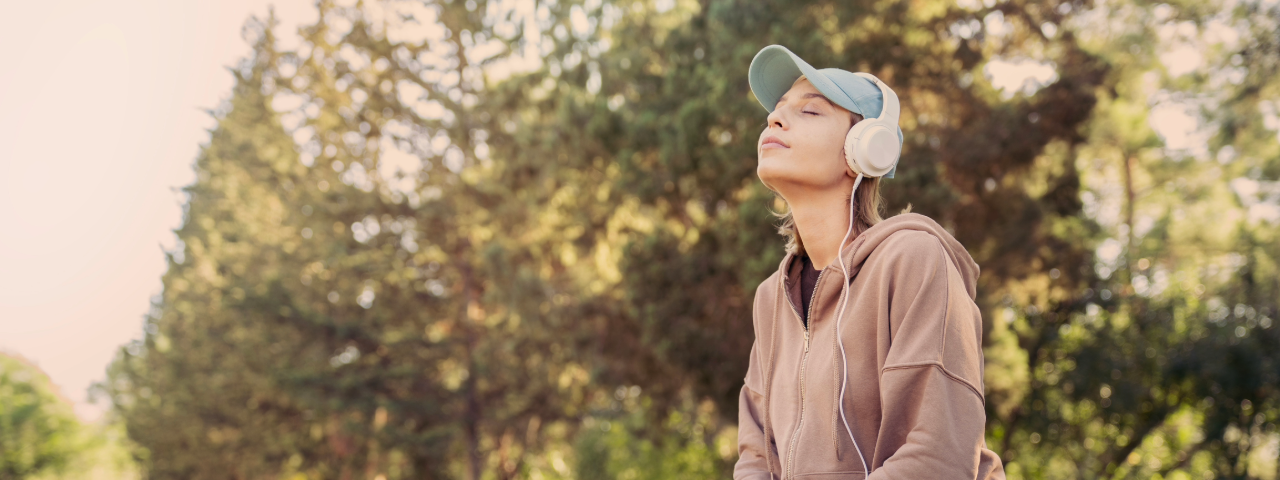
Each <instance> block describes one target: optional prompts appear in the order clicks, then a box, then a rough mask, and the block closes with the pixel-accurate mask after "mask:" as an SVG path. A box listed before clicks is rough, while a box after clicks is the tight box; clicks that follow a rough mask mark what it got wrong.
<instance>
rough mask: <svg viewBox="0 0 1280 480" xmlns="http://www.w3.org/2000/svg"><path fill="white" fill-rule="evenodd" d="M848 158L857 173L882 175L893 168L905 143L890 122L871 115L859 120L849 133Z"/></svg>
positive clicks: (846, 157) (846, 137) (871, 175)
mask: <svg viewBox="0 0 1280 480" xmlns="http://www.w3.org/2000/svg"><path fill="white" fill-rule="evenodd" d="M844 145H845V159H846V160H847V161H848V162H849V168H851V169H853V171H854V173H861V174H863V175H865V176H868V177H880V176H884V174H886V173H889V171H890V170H893V165H894V164H895V163H897V161H898V155H899V153H900V152H899V151H900V150H901V147H900V146H899V145H898V137H897V135H896V133H895V132H894V130H893V129H891V128H889V126H888V124H887V123H886V122H882V121H880V119H878V118H870V119H866V120H863V121H861V122H858V124H857V125H854V126H853V128H851V129H849V133H848V134H846V135H845V140H844Z"/></svg>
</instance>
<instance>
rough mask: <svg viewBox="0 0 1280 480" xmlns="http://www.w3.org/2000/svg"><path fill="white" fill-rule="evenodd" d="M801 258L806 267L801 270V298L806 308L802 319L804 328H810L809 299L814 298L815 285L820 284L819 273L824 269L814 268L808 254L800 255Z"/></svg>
mask: <svg viewBox="0 0 1280 480" xmlns="http://www.w3.org/2000/svg"><path fill="white" fill-rule="evenodd" d="M800 260H801V261H802V262H804V268H803V269H801V270H800V298H801V299H802V300H801V302H802V303H803V304H804V306H803V307H801V308H803V309H804V310H802V311H803V312H804V318H802V319H801V321H803V322H804V328H809V301H811V300H813V287H814V286H815V285H817V284H818V275H821V274H822V270H818V269H816V268H813V261H812V260H809V256H808V255H805V256H803V257H800Z"/></svg>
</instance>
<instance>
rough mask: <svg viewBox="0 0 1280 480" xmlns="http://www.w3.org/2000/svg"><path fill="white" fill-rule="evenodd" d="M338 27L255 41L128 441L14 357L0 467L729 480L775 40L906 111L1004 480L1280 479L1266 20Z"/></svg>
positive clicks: (675, 11)
mask: <svg viewBox="0 0 1280 480" xmlns="http://www.w3.org/2000/svg"><path fill="white" fill-rule="evenodd" d="M317 8H318V9H319V10H320V16H319V18H320V20H319V21H318V22H317V23H315V24H314V25H309V26H306V27H304V28H301V29H300V30H299V31H297V32H287V31H279V30H280V29H277V28H275V26H276V21H275V19H274V17H273V16H269V17H268V18H263V19H251V20H250V21H249V22H248V23H247V24H246V26H245V37H246V39H247V41H249V42H250V43H252V45H253V46H254V49H253V54H252V56H251V57H249V58H246V59H244V61H243V62H242V63H241V64H240V65H238V66H236V67H235V68H232V69H231V73H232V74H233V75H234V76H235V77H236V86H235V88H234V92H232V95H231V96H230V99H229V101H228V102H226V104H225V105H223V106H222V107H220V108H219V109H217V110H216V111H211V112H210V113H211V115H214V116H215V118H216V119H217V126H216V128H214V129H213V130H212V131H211V132H210V138H209V141H208V143H207V144H205V145H204V146H203V147H202V149H201V153H200V155H199V157H198V158H197V159H196V161H195V169H196V173H197V180H196V182H195V183H194V184H192V185H190V186H188V187H187V188H186V189H185V192H186V194H187V196H188V201H187V203H186V205H185V216H184V222H183V225H182V227H181V228H180V229H178V230H177V231H176V234H177V237H178V239H179V242H178V245H179V247H178V248H177V249H175V250H174V251H172V252H169V253H168V257H169V269H168V272H167V273H166V274H165V276H164V278H163V283H164V291H163V294H162V295H161V296H159V297H157V299H156V300H155V302H154V305H153V309H152V312H151V313H150V314H149V315H148V316H147V318H146V319H145V322H144V323H143V330H144V331H145V336H144V339H143V340H142V341H140V342H137V343H134V344H130V345H127V346H125V347H123V348H122V349H121V350H120V352H119V355H118V357H117V359H116V360H115V362H114V363H113V364H112V366H111V367H110V371H109V376H108V380H107V381H106V382H104V383H103V384H100V385H98V386H97V387H96V391H97V393H98V394H99V395H100V396H101V397H102V398H106V399H109V400H110V402H111V403H112V405H113V408H112V412H111V414H110V418H111V421H112V423H111V424H110V425H109V426H107V427H103V428H96V427H95V428H91V427H89V426H85V425H80V424H78V423H77V422H76V420H75V417H74V416H72V415H71V414H70V413H69V410H68V409H67V408H63V407H62V406H60V405H63V404H64V403H65V402H60V401H59V400H58V399H57V398H56V395H54V394H53V393H51V392H52V390H51V389H50V388H49V386H48V381H47V378H44V377H42V376H41V375H40V374H39V372H38V371H37V370H35V369H34V368H33V367H31V366H29V365H27V364H25V363H23V362H21V361H19V360H17V359H10V358H8V357H3V358H0V479H19V478H90V475H88V474H86V472H89V471H93V472H95V473H94V474H93V475H92V477H93V478H110V475H123V476H138V475H141V476H143V477H145V478H153V479H206V478H238V479H250V478H281V479H320V478H336V479H377V480H390V479H409V478H414V479H419V478H467V479H507V478H534V479H571V478H577V479H603V478H621V479H647V478H725V477H727V476H728V475H729V472H730V471H731V469H732V465H733V462H734V461H735V460H736V455H737V453H736V418H737V411H736V410H737V396H738V393H739V389H740V388H741V384H742V378H743V376H744V374H745V370H746V367H747V358H746V357H747V352H748V350H749V348H750V345H751V342H752V337H751V329H750V328H749V327H748V325H749V323H750V321H751V317H750V316H751V311H750V299H751V298H752V295H753V292H754V289H755V287H756V285H757V284H758V283H759V282H761V281H762V280H763V279H764V278H766V277H767V276H768V275H769V274H770V273H771V272H772V271H773V270H774V269H775V268H776V266H777V263H778V261H779V260H780V259H781V256H782V253H783V251H782V241H781V238H780V237H779V236H778V235H777V234H776V233H775V232H774V225H775V222H776V219H775V218H774V217H773V216H772V215H771V214H770V209H771V208H773V209H777V208H780V207H781V206H780V205H779V204H778V203H776V201H775V200H774V197H773V195H772V194H771V193H770V192H769V191H768V190H766V189H765V188H764V187H763V186H762V185H761V184H760V183H759V181H758V180H757V179H756V177H755V174H754V171H755V165H756V161H755V141H756V138H757V136H758V134H759V132H760V130H761V129H762V128H763V123H764V117H765V112H764V110H763V109H762V108H761V107H760V106H759V104H758V103H757V101H756V100H755V99H754V98H753V97H752V96H751V93H750V90H749V87H748V85H747V81H746V73H747V67H748V65H749V63H750V60H751V58H752V56H753V55H754V54H755V53H756V52H757V51H758V50H759V49H760V48H762V47H764V46H766V45H770V44H782V45H785V46H787V47H788V48H790V49H791V50H793V51H795V52H796V53H797V54H799V55H800V56H802V57H804V58H805V59H806V60H808V61H809V62H810V63H812V64H813V65H815V66H817V67H819V68H823V67H833V66H834V67H841V68H845V69H848V70H853V71H868V72H872V73H874V74H876V75H878V76H880V78H882V79H884V80H885V81H886V82H887V83H888V84H890V85H892V86H893V87H894V88H895V90H896V91H897V93H898V94H899V95H900V96H901V98H902V101H903V116H902V127H903V130H904V132H905V133H906V145H905V153H904V155H903V158H902V160H901V163H900V165H899V168H898V173H897V176H896V178H894V179H893V180H891V181H888V182H887V183H886V184H885V195H886V199H887V201H888V204H889V209H888V211H889V212H890V213H893V212H897V211H899V210H901V209H902V208H904V207H906V206H907V205H908V204H910V205H912V207H913V210H914V211H916V212H920V213H923V214H925V215H928V216H930V217H932V218H934V219H936V220H937V221H938V222H939V223H941V224H942V225H943V226H945V227H946V228H948V229H949V230H950V231H952V232H953V233H954V235H955V236H956V238H958V239H959V240H960V241H961V242H962V243H963V244H964V245H965V246H966V247H967V248H968V249H969V251H970V253H971V254H972V255H973V257H974V259H975V260H977V262H978V263H979V265H981V267H982V269H983V272H982V276H981V278H980V287H979V295H980V299H979V306H980V307H981V309H982V312H983V315H984V327H985V335H984V344H985V354H986V361H987V365H986V388H987V414H988V417H987V422H988V423H987V435H988V436H987V443H988V446H989V447H990V448H991V449H992V450H994V451H995V452H996V453H998V454H999V455H1001V457H1002V458H1003V459H1004V462H1005V466H1006V469H1007V470H1008V473H1009V477H1010V478H1045V479H1057V478H1179V479H1190V478H1263V479H1276V478H1280V475H1277V471H1278V470H1280V462H1277V457H1278V456H1280V432H1278V431H1277V428H1276V427H1277V424H1280V328H1272V327H1273V323H1274V322H1275V321H1276V318H1277V317H1280V303H1278V302H1280V300H1278V299H1280V272H1278V268H1280V238H1277V235H1278V234H1280V141H1278V137H1277V131H1278V130H1280V80H1277V79H1280V3H1278V2H1275V1H1273V0H1268V1H1260V0H1222V1H1212V2H1203V1H1191V0H1187V1H1173V2H1170V3H1157V2H1146V1H1134V0H1130V1H1120V0H1112V1H1086V0H1081V1H1058V0H1048V1H1031V0H967V1H962V2H958V3H953V2H950V1H941V0H912V1H888V0H884V1H814V2H779V1H764V0H700V1H699V0H635V1H632V0H619V1H611V0H584V1H577V0H555V1H532V0H529V1H521V0H503V1H485V0H440V1H426V2H423V1H404V2H400V1H391V2H373V1H364V2H356V3H355V4H353V5H350V4H344V5H338V4H335V3H332V2H331V1H329V0H321V1H320V2H319V3H318V4H317ZM285 39H288V40H289V41H284V40H285ZM283 45H290V46H289V47H287V48H286V47H284V46H283ZM999 68H1030V69H1033V70H1034V69H1040V70H1039V71H1042V72H1045V75H1043V76H1042V77H1041V78H1040V80H1039V81H1034V80H1033V81H1029V82H1027V83H1024V84H1022V85H1015V86H1005V87H1003V88H1002V87H1001V86H999V85H996V84H995V83H993V81H992V79H993V78H994V77H993V75H994V74H997V73H999V72H998V71H996V70H997V69H999ZM1177 119H1191V120H1194V121H1193V122H1191V127H1195V128H1183V129H1182V130H1181V131H1180V132H1178V134H1177V135H1169V134H1167V133H1165V134H1164V135H1162V134H1160V133H1157V130H1159V129H1156V128H1153V125H1161V122H1170V121H1174V122H1175V123H1176V120H1177ZM1197 125H1198V126H1197ZM1168 130H1169V129H1164V130H1161V132H1162V133H1164V132H1167V131H1168ZM1174 130H1177V129H1174ZM86 459H92V461H90V460H86ZM104 464H110V468H106V467H103V466H102V465H104ZM108 471H109V472H115V473H104V472H108Z"/></svg>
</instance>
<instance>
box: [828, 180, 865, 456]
mask: <svg viewBox="0 0 1280 480" xmlns="http://www.w3.org/2000/svg"><path fill="white" fill-rule="evenodd" d="M859 183H862V174H861V173H859V174H858V178H857V179H855V180H854V181H853V192H852V193H850V194H849V230H848V231H846V232H845V233H844V238H843V239H841V240H840V249H839V250H837V251H836V261H838V262H840V271H841V272H843V273H844V285H842V286H841V287H840V288H841V290H842V291H844V295H843V296H842V297H841V299H840V309H839V310H837V313H836V343H837V344H839V345H840V365H841V366H842V367H843V368H844V381H842V382H840V403H839V404H837V406H836V408H838V409H839V410H840V420H841V421H842V422H844V431H845V432H847V433H848V434H849V439H850V440H853V448H854V450H857V452H858V460H861V461H862V472H863V475H870V474H871V472H870V471H868V470H867V459H866V458H864V457H863V456H862V449H861V448H859V447H858V439H856V438H853V429H851V428H849V419H848V418H847V417H845V414H844V387H845V385H847V384H848V383H849V360H848V358H846V357H845V353H844V342H843V341H841V340H842V338H841V336H840V321H841V320H843V319H844V307H846V306H847V305H848V304H849V295H850V294H852V293H853V292H851V291H849V289H850V286H849V270H848V268H846V267H845V266H844V242H846V241H848V240H849V235H850V234H851V233H853V222H854V215H853V212H854V211H856V210H855V207H856V205H857V204H856V203H855V201H856V200H857V195H858V184H859Z"/></svg>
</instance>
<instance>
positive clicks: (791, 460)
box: [782, 268, 827, 478]
mask: <svg viewBox="0 0 1280 480" xmlns="http://www.w3.org/2000/svg"><path fill="white" fill-rule="evenodd" d="M826 273H827V269H826V268H823V269H822V271H820V272H818V279H817V280H816V281H814V282H813V293H810V294H809V311H808V312H805V318H804V319H801V318H800V311H799V310H797V309H796V305H795V303H793V302H792V301H791V296H790V295H786V294H785V292H784V294H783V296H784V297H786V298H787V303H788V304H790V305H791V312H792V313H793V314H795V316H796V320H800V321H801V322H802V323H801V325H800V326H802V327H804V354H803V355H801V356H800V417H799V419H798V420H796V428H795V430H794V431H792V432H791V445H790V446H789V447H788V448H787V468H786V469H784V470H783V473H782V476H783V478H787V477H790V476H791V475H789V474H788V473H787V472H788V471H792V472H794V470H795V468H794V466H795V456H796V440H798V439H799V437H800V426H801V425H803V424H804V389H805V370H807V369H808V363H809V326H810V325H812V323H811V322H813V315H812V314H813V310H814V308H813V307H814V304H813V300H814V299H816V298H817V297H818V285H819V284H821V283H822V275H824V274H826Z"/></svg>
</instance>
